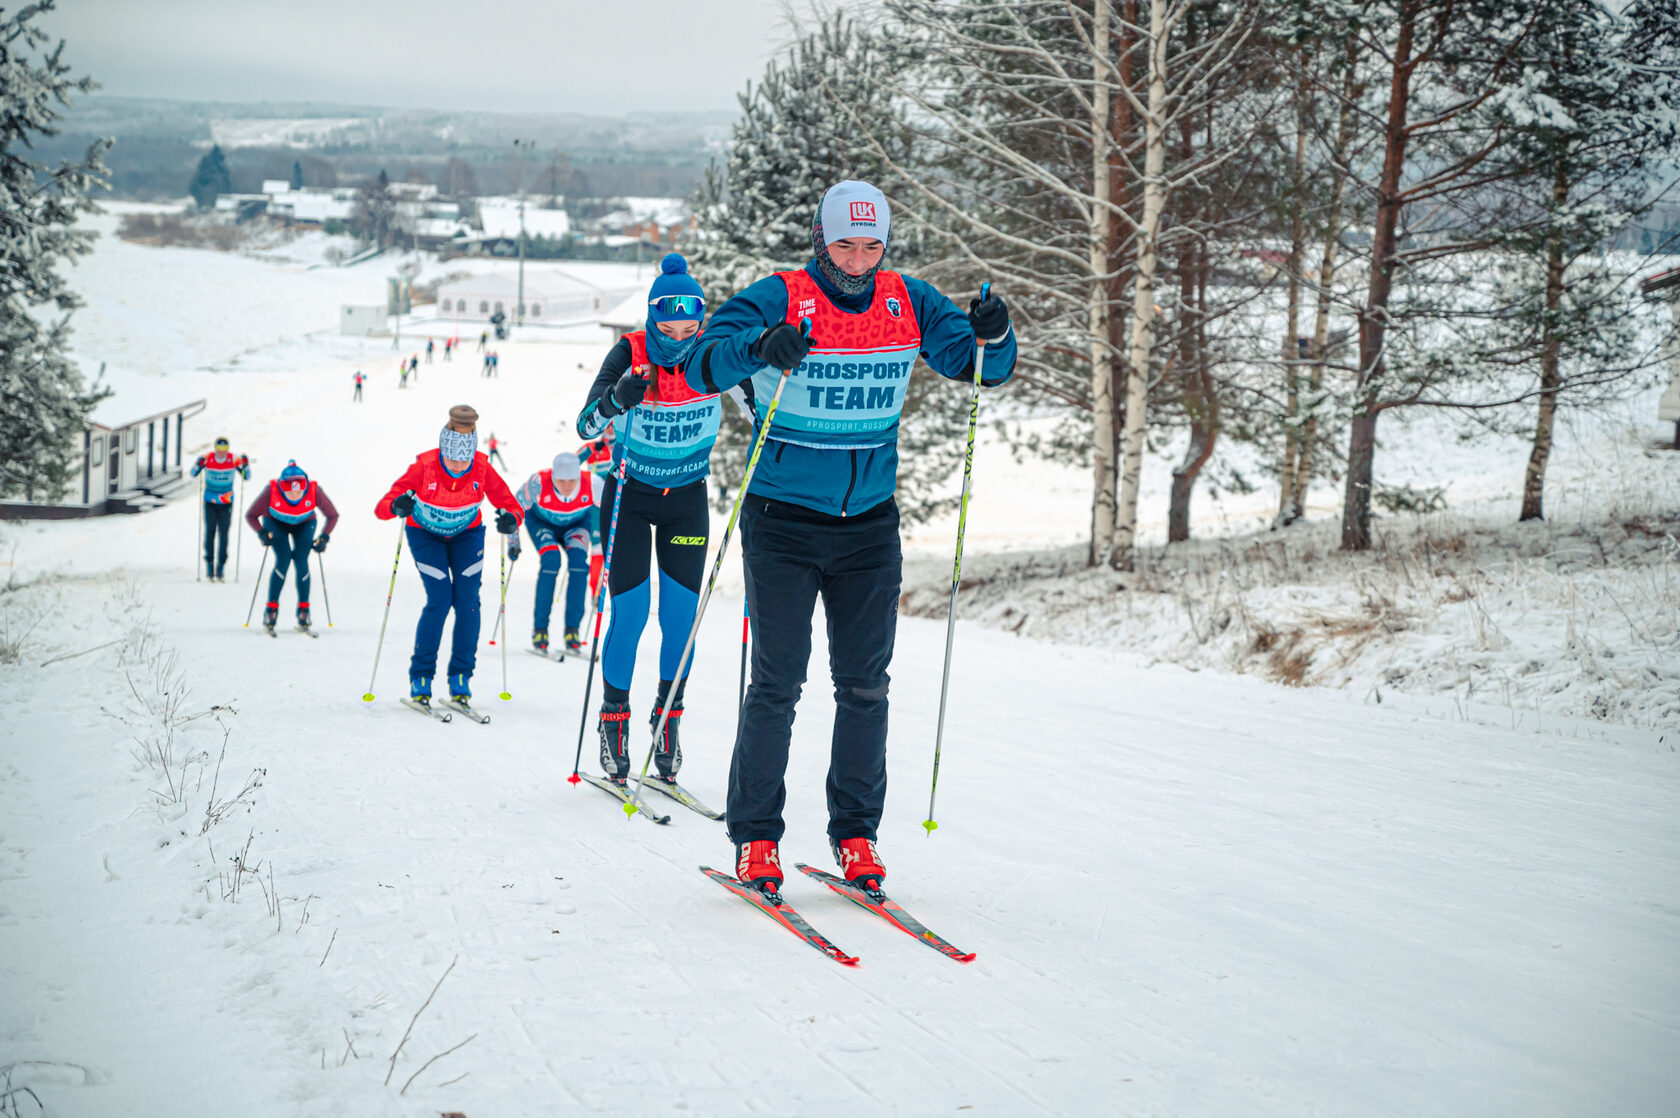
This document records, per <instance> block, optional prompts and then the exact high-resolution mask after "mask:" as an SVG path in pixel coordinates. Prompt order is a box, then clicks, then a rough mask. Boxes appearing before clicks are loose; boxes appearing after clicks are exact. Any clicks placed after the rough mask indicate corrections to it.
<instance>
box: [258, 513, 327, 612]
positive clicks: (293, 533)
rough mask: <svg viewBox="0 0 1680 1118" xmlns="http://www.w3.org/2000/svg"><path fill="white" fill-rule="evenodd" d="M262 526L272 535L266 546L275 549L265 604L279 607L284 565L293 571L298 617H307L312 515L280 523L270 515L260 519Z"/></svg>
mask: <svg viewBox="0 0 1680 1118" xmlns="http://www.w3.org/2000/svg"><path fill="white" fill-rule="evenodd" d="M262 524H263V527H264V528H265V529H266V530H267V531H268V534H269V535H270V536H272V537H273V538H274V542H273V543H272V544H270V545H269V546H270V547H271V548H272V549H273V551H274V573H273V574H271V575H269V576H268V604H269V605H270V606H271V607H274V608H279V605H280V591H281V590H282V589H283V588H284V587H285V585H286V569H287V567H290V568H291V569H292V570H293V571H295V572H296V582H297V609H298V621H299V622H301V623H303V624H308V621H309V581H310V580H309V548H310V545H311V544H313V543H314V542H315V518H314V517H313V516H312V517H310V518H309V519H308V520H305V521H304V522H303V523H302V524H282V523H281V522H280V521H278V520H276V519H274V517H272V516H265V517H263V519H262Z"/></svg>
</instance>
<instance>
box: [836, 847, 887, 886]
mask: <svg viewBox="0 0 1680 1118" xmlns="http://www.w3.org/2000/svg"><path fill="white" fill-rule="evenodd" d="M830 849H831V850H833V851H834V860H835V862H837V863H839V865H840V870H841V872H843V873H844V874H845V875H846V880H847V881H849V882H851V883H852V884H853V885H857V886H860V887H862V888H864V889H879V888H880V887H881V882H882V881H884V880H886V877H887V867H886V866H883V865H882V864H881V855H880V854H879V852H877V851H876V849H875V840H874V839H866V838H849V839H840V840H839V841H837V842H834V841H832V840H831V846H830Z"/></svg>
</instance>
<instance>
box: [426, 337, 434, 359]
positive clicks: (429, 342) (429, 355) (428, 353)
mask: <svg viewBox="0 0 1680 1118" xmlns="http://www.w3.org/2000/svg"><path fill="white" fill-rule="evenodd" d="M435 344H436V343H434V342H433V341H432V339H430V338H427V339H426V364H428V365H430V364H431V363H432V346H433V345H435Z"/></svg>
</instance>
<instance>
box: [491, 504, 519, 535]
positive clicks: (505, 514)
mask: <svg viewBox="0 0 1680 1118" xmlns="http://www.w3.org/2000/svg"><path fill="white" fill-rule="evenodd" d="M518 530H519V521H517V520H515V519H514V516H513V513H511V512H509V511H508V510H507V509H502V510H500V511H498V512H497V513H496V531H498V532H500V533H501V534H502V535H504V536H511V535H513V534H514V533H515V532H516V531H518Z"/></svg>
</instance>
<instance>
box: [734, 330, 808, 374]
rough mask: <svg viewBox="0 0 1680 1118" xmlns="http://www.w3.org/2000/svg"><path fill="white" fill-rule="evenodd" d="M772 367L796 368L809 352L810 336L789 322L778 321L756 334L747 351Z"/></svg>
mask: <svg viewBox="0 0 1680 1118" xmlns="http://www.w3.org/2000/svg"><path fill="white" fill-rule="evenodd" d="M748 352H749V353H751V354H752V357H753V360H755V361H762V362H764V363H765V364H766V365H768V366H770V367H771V368H772V369H797V368H798V367H799V363H800V362H801V361H803V360H805V356H806V355H807V354H809V353H810V352H811V336H810V335H809V334H805V333H801V332H800V330H799V328H798V327H796V326H794V325H793V324H792V323H789V322H778V323H776V325H774V326H772V327H770V329H768V330H766V331H765V332H764V333H762V334H760V335H759V336H758V341H756V342H754V343H753V344H752V348H751V349H750V350H749V351H748Z"/></svg>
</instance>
